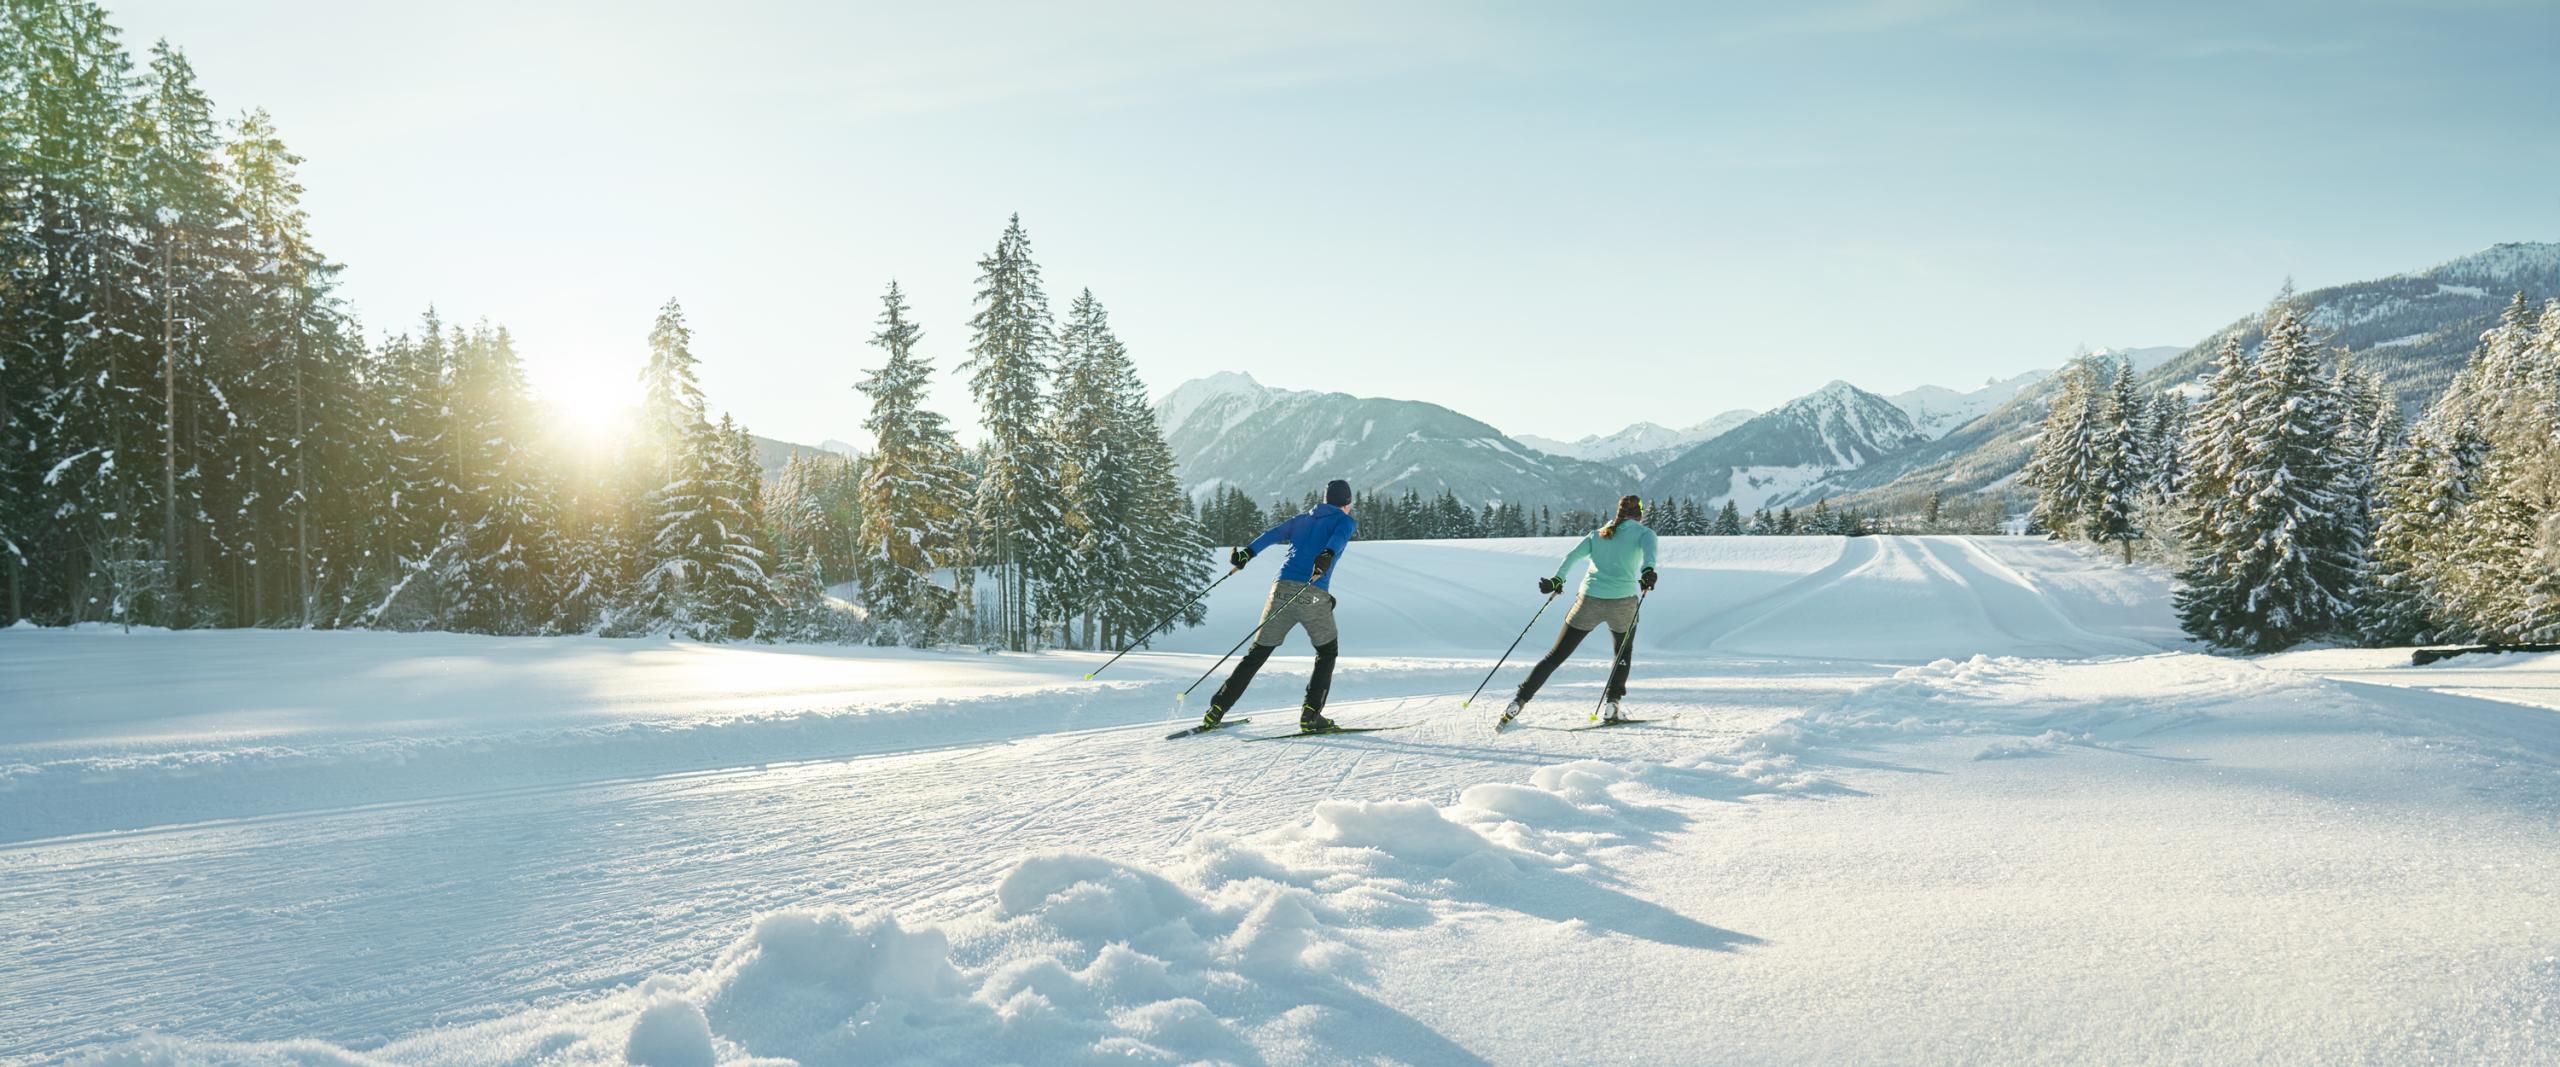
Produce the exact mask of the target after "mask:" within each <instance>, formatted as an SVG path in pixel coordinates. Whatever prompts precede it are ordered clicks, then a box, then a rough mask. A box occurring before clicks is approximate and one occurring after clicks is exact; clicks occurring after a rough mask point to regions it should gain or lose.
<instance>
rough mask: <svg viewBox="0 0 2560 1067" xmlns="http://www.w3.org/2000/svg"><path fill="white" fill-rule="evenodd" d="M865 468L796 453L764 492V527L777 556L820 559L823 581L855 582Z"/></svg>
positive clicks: (832, 458)
mask: <svg viewBox="0 0 2560 1067" xmlns="http://www.w3.org/2000/svg"><path fill="white" fill-rule="evenodd" d="M861 486H862V471H861V464H859V463H857V462H855V461H853V460H850V459H847V458H845V457H843V456H836V455H827V454H813V453H806V452H802V453H795V454H793V455H792V457H791V458H790V459H789V460H788V461H786V462H785V463H784V464H783V466H782V472H781V473H780V474H779V475H777V476H775V478H774V480H773V484H771V485H769V486H767V487H766V490H765V526H766V529H767V531H768V532H769V533H770V535H771V539H772V541H773V551H774V558H776V559H781V560H796V559H798V558H800V557H801V556H803V555H809V556H812V557H813V558H815V559H816V560H817V561H818V569H817V571H816V573H817V575H818V577H819V580H820V581H821V582H828V583H831V582H842V581H851V580H853V577H854V573H853V571H854V559H855V557H856V555H857V550H856V548H855V542H854V539H855V537H856V536H857V534H858V533H859V531H860V529H861V523H862V506H861V499H860V495H861Z"/></svg>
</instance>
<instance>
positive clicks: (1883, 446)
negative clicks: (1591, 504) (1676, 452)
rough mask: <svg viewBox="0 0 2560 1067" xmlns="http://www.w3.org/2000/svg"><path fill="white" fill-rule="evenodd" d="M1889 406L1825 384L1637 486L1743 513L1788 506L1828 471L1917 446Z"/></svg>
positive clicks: (1915, 433) (1906, 418) (1915, 435)
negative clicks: (1727, 503) (1724, 504)
mask: <svg viewBox="0 0 2560 1067" xmlns="http://www.w3.org/2000/svg"><path fill="white" fill-rule="evenodd" d="M1927 439H1928V435H1927V434H1925V433H1923V432H1921V431H1920V430H1919V429H1918V428H1917V427H1915V426H1913V425H1912V422H1911V416H1910V415H1909V414H1907V413H1905V412H1904V411H1903V410H1902V409H1901V408H1899V407H1896V406H1894V404H1893V402H1892V401H1890V400H1886V399H1885V398H1883V397H1880V396H1877V395H1876V394H1874V393H1870V392H1867V391H1866V390H1864V389H1860V388H1858V387H1857V386H1854V385H1851V384H1849V383H1847V382H1833V383H1831V384H1829V385H1826V386H1823V387H1822V388H1821V389H1819V390H1816V391H1815V392H1813V393H1810V394H1808V395H1805V396H1802V397H1798V398H1796V399H1794V400H1790V401H1788V402H1787V403H1785V404H1783V405H1780V406H1779V407H1778V408H1777V409H1776V410H1774V411H1770V412H1767V413H1765V414H1761V415H1758V416H1754V417H1753V418H1752V419H1751V420H1750V421H1747V422H1745V423H1743V424H1742V425H1740V426H1736V427H1734V428H1733V429H1731V430H1728V431H1725V432H1724V433H1723V434H1720V435H1718V436H1717V437H1715V438H1714V439H1713V440H1710V441H1707V442H1706V443H1704V444H1701V445H1699V446H1697V447H1696V448H1692V449H1690V450H1689V451H1687V452H1685V453H1682V454H1681V455H1680V457H1679V458H1677V459H1674V460H1672V461H1671V462H1670V463H1668V464H1666V465H1664V466H1663V467H1662V469H1661V470H1659V471H1656V472H1655V473H1654V475H1653V476H1652V477H1650V478H1647V479H1646V480H1645V485H1644V491H1645V492H1646V493H1648V494H1650V495H1653V496H1671V497H1694V498H1696V499H1698V500H1702V501H1705V500H1724V499H1730V500H1732V501H1733V502H1734V503H1735V504H1736V505H1738V506H1740V507H1741V508H1743V509H1744V510H1746V511H1748V510H1751V509H1753V508H1756V507H1759V506H1761V505H1762V504H1775V503H1792V502H1794V501H1795V500H1796V499H1798V494H1799V493H1800V491H1802V490H1803V489H1804V488H1805V487H1806V486H1808V485H1811V484H1813V483H1815V482H1818V481H1820V480H1822V479H1823V478H1824V477H1825V476H1827V475H1829V474H1830V473H1831V472H1833V471H1838V470H1843V469H1852V468H1856V467H1860V466H1863V465H1865V464H1868V463H1871V462H1874V461H1875V460H1877V459H1879V458H1882V457H1884V456H1889V455H1892V454H1894V453H1896V452H1900V451H1902V450H1904V449H1907V448H1910V447H1911V446H1913V445H1915V444H1917V443H1920V442H1922V441H1925V440H1927Z"/></svg>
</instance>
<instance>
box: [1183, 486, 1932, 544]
mask: <svg viewBox="0 0 2560 1067" xmlns="http://www.w3.org/2000/svg"><path fill="white" fill-rule="evenodd" d="M1316 499H1317V497H1316V494H1314V493H1312V492H1310V493H1308V494H1307V495H1306V496H1305V497H1303V498H1300V499H1298V500H1290V499H1288V498H1285V497H1275V498H1273V499H1272V501H1271V502H1270V503H1269V504H1268V505H1263V504H1257V503H1255V502H1254V499H1253V496H1252V494H1249V493H1247V492H1245V491H1244V490H1242V489H1238V488H1236V487H1234V486H1222V487H1219V488H1218V489H1217V490H1216V491H1214V492H1211V493H1209V494H1207V495H1206V496H1205V497H1203V498H1202V499H1201V500H1200V501H1199V502H1198V511H1197V515H1198V517H1199V520H1200V524H1201V525H1202V526H1203V527H1204V528H1205V529H1206V530H1207V531H1208V535H1209V540H1210V541H1211V542H1212V543H1214V544H1219V545H1237V544H1243V543H1245V542H1247V541H1250V540H1252V539H1253V538H1254V537H1255V535H1257V534H1260V533H1261V532H1262V531H1263V530H1264V529H1265V528H1267V527H1269V526H1271V525H1272V524H1274V523H1277V522H1279V521H1280V520H1282V519H1286V518H1288V517H1289V516H1290V515H1293V514H1296V513H1297V512H1299V511H1303V510H1306V509H1307V508H1308V507H1311V506H1313V505H1314V504H1315V501H1316ZM1351 507H1352V513H1353V514H1355V515H1358V516H1359V517H1360V536H1361V538H1362V539H1363V540H1381V541H1440V540H1457V539H1468V538H1486V537H1579V536H1581V535H1583V534H1586V533H1589V532H1591V531H1592V530H1594V529H1597V528H1598V527H1599V526H1600V524H1601V523H1603V522H1605V521H1607V520H1606V519H1605V518H1604V517H1603V516H1602V515H1601V514H1600V512H1598V511H1596V510H1593V509H1589V508H1566V509H1563V510H1558V509H1556V508H1554V507H1553V506H1549V505H1541V506H1539V507H1537V508H1536V509H1534V510H1533V509H1531V508H1530V507H1528V506H1527V505H1525V504H1519V503H1514V502H1509V501H1505V502H1499V503H1496V502H1491V501H1488V502H1486V503H1483V504H1478V505H1476V506H1475V507H1472V508H1470V507H1468V506H1467V504H1466V502H1465V501H1462V500H1460V499H1458V495H1457V494H1456V493H1455V492H1452V491H1450V490H1447V489H1443V490H1441V491H1440V492H1439V493H1438V494H1437V495H1433V496H1424V495H1423V494H1422V492H1421V491H1420V490H1415V489H1407V490H1405V491H1404V492H1402V493H1381V492H1375V491H1368V492H1361V493H1358V494H1356V495H1355V496H1354V498H1353V501H1352V505H1351ZM1932 521H1935V520H1932ZM1644 523H1645V525H1647V526H1650V527H1652V528H1653V530H1654V532H1656V533H1659V534H1663V535H1665V536H1670V537H1705V536H1724V537H1742V536H1748V535H1793V534H1836V535H1840V536H1846V537H1863V536H1866V535H1868V534H1873V533H1879V532H1882V531H1883V529H1884V525H1883V524H1882V523H1881V522H1880V521H1879V520H1877V519H1876V518H1874V517H1872V516H1870V515H1868V514H1866V513H1865V512H1863V511H1858V510H1855V509H1839V508H1833V507H1832V506H1831V502H1830V501H1828V500H1820V501H1816V502H1815V503H1814V505H1813V507H1811V508H1808V509H1806V510H1805V511H1804V512H1802V513H1798V512H1797V511H1796V509H1795V508H1794V507H1792V506H1781V507H1780V508H1778V509H1777V510H1776V511H1774V512H1773V511H1771V510H1769V509H1768V508H1767V507H1761V508H1759V509H1757V510H1755V511H1753V512H1751V513H1750V514H1748V515H1745V514H1744V513H1743V512H1742V510H1741V509H1740V508H1739V507H1738V506H1736V505H1735V504H1734V502H1733V501H1731V500H1727V501H1725V502H1724V505H1723V507H1721V508H1719V509H1714V510H1709V509H1705V508H1701V507H1700V506H1699V504H1698V502H1697V501H1696V500H1694V499H1691V498H1688V497H1666V498H1661V499H1655V500H1648V501H1646V502H1645V514H1644Z"/></svg>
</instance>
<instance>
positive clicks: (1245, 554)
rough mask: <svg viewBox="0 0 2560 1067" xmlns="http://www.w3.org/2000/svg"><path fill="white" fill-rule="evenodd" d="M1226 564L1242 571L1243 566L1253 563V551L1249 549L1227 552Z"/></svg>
mask: <svg viewBox="0 0 2560 1067" xmlns="http://www.w3.org/2000/svg"><path fill="white" fill-rule="evenodd" d="M1227 562H1228V563H1230V564H1232V565H1234V566H1235V568H1236V569H1237V570H1243V569H1244V565H1245V564H1247V563H1251V562H1253V550H1252V549H1250V548H1239V549H1237V550H1235V551H1233V552H1229V553H1227Z"/></svg>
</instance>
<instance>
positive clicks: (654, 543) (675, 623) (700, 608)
mask: <svg viewBox="0 0 2560 1067" xmlns="http://www.w3.org/2000/svg"><path fill="white" fill-rule="evenodd" d="M680 448H681V450H680V451H679V452H678V453H677V454H676V455H675V456H674V457H673V462H672V463H671V468H672V469H671V472H670V474H671V477H670V480H669V481H668V483H667V484H666V485H665V486H664V487H662V488H661V489H659V490H658V492H656V493H654V494H651V496H650V501H651V503H652V504H653V505H654V507H655V510H656V516H657V518H656V523H655V525H656V533H655V534H654V535H653V536H652V537H651V538H650V542H649V547H648V549H647V552H648V558H649V563H650V566H649V567H648V569H647V570H645V571H643V572H642V573H641V576H640V580H639V582H638V583H637V584H636V588H635V589H634V593H635V596H636V600H637V603H636V607H637V608H638V612H637V614H638V616H639V617H640V618H642V619H646V620H650V621H652V622H654V623H655V624H657V625H662V626H666V627H668V628H671V629H673V630H675V631H676V632H679V633H683V634H686V635H688V636H691V637H694V638H696V639H698V640H705V641H725V640H732V639H738V638H746V637H752V636H754V635H755V632H756V623H757V621H758V620H759V619H760V618H762V617H763V615H764V612H765V610H766V609H767V607H768V605H770V603H771V596H770V590H769V588H768V583H767V580H766V576H765V560H764V554H763V553H762V552H761V551H759V550H757V548H756V547H755V545H754V544H753V543H752V542H751V541H749V540H748V539H746V538H745V537H743V536H740V535H741V534H742V533H743V532H744V531H746V530H747V529H748V526H749V523H750V522H751V521H752V520H751V518H750V517H749V515H748V514H747V508H746V503H745V501H744V499H743V493H742V492H741V490H740V487H739V486H738V485H737V484H736V483H735V482H734V481H733V480H732V471H731V466H732V460H731V457H732V456H733V455H734V453H735V449H734V447H733V442H732V441H731V438H730V436H729V435H728V434H727V433H726V432H724V431H723V430H722V428H721V427H719V426H715V425H713V424H712V423H711V422H710V421H709V420H708V419H704V420H699V421H696V422H695V423H694V424H693V425H692V426H691V427H690V428H688V432H687V433H686V436H685V439H684V441H683V442H681V445H680Z"/></svg>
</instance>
